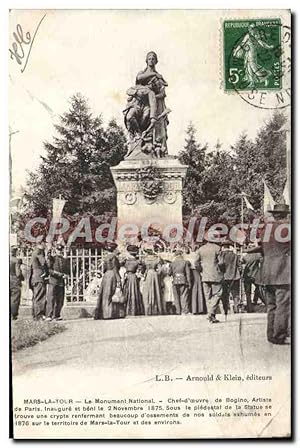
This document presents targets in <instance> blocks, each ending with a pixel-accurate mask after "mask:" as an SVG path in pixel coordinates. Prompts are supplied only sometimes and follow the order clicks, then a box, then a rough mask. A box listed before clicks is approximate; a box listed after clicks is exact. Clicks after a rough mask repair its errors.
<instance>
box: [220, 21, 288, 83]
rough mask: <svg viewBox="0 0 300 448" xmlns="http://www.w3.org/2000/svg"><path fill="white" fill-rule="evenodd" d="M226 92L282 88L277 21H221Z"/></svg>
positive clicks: (279, 25)
mask: <svg viewBox="0 0 300 448" xmlns="http://www.w3.org/2000/svg"><path fill="white" fill-rule="evenodd" d="M223 44H224V47H223V52H224V55H223V56H224V60H223V61H224V62H223V76H224V86H225V90H226V91H234V90H238V91H247V90H248V91H249V90H254V89H255V90H262V89H263V90H267V89H270V90H275V89H281V81H282V67H281V54H282V51H281V21H280V19H260V20H259V19H257V20H251V19H250V20H225V21H224V22H223Z"/></svg>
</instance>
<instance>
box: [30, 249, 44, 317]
mask: <svg viewBox="0 0 300 448" xmlns="http://www.w3.org/2000/svg"><path fill="white" fill-rule="evenodd" d="M47 276H48V266H47V263H46V258H45V249H44V243H39V244H38V245H37V248H36V249H35V250H34V252H33V254H32V259H31V272H30V277H29V287H30V288H31V289H32V293H33V295H32V315H33V318H34V319H35V320H39V319H45V314H46V278H47Z"/></svg>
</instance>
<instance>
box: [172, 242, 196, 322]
mask: <svg viewBox="0 0 300 448" xmlns="http://www.w3.org/2000/svg"><path fill="white" fill-rule="evenodd" d="M170 275H172V276H173V295H174V305H175V309H176V314H189V311H190V310H189V306H190V304H189V290H190V289H191V287H192V279H191V269H190V264H189V262H188V261H186V260H185V259H184V258H183V252H182V251H181V250H177V251H176V252H175V259H174V261H173V262H172V263H171V266H170Z"/></svg>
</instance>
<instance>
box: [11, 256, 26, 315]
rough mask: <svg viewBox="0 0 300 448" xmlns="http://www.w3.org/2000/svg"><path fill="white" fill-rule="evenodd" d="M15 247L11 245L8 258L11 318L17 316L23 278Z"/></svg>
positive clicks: (20, 261)
mask: <svg viewBox="0 0 300 448" xmlns="http://www.w3.org/2000/svg"><path fill="white" fill-rule="evenodd" d="M17 251H18V248H17V247H12V248H11V252H10V258H9V296H10V312H11V317H12V319H13V320H16V319H17V318H18V314H19V307H20V301H21V287H22V281H23V280H24V277H23V274H22V271H21V264H22V260H21V259H20V258H17Z"/></svg>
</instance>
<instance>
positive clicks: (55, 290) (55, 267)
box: [46, 244, 68, 320]
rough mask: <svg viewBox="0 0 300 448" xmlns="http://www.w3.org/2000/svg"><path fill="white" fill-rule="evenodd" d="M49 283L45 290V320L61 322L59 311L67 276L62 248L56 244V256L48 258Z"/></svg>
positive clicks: (61, 305)
mask: <svg viewBox="0 0 300 448" xmlns="http://www.w3.org/2000/svg"><path fill="white" fill-rule="evenodd" d="M47 261H48V266H49V283H48V290H47V306H46V320H52V319H55V320H62V317H61V310H62V307H63V304H64V297H65V278H66V277H67V274H68V268H67V263H66V259H65V258H64V256H63V246H62V245H61V244H57V246H56V254H55V255H49V256H48V260H47Z"/></svg>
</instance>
